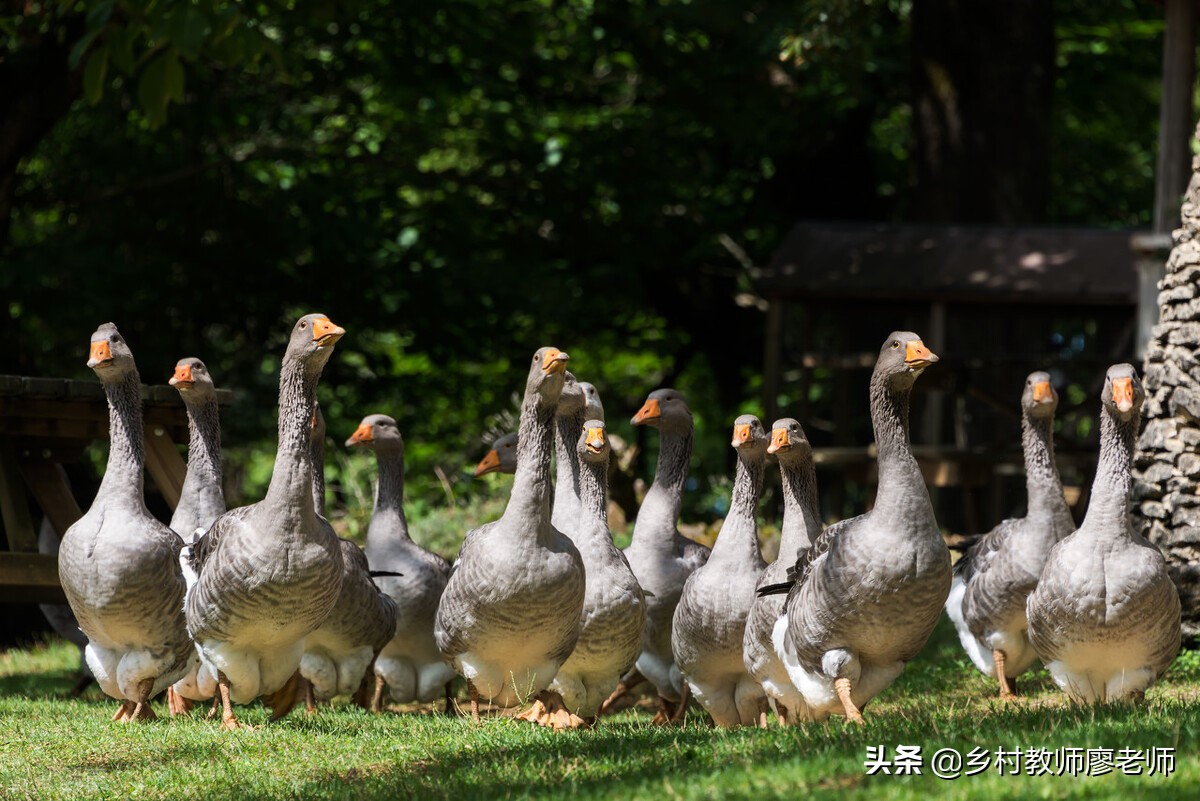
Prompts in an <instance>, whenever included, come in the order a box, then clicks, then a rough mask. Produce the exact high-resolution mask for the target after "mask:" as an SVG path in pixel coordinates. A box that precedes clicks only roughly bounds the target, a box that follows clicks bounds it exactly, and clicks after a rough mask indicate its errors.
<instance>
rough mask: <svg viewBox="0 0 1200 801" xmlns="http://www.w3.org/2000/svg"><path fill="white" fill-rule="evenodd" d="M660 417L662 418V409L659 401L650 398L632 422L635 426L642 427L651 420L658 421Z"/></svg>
mask: <svg viewBox="0 0 1200 801" xmlns="http://www.w3.org/2000/svg"><path fill="white" fill-rule="evenodd" d="M660 417H662V409H660V408H659V406H658V401H657V400H655V399H654V398H650V399H649V400H647V401H646V402H645V403H644V404H642V408H640V409H638V413H637V414H635V415H634V416H633V421H632V422H633V424H634V425H635V426H640V425H645V424H646V423H648V422H650V421H651V420H657V419H658V418H660Z"/></svg>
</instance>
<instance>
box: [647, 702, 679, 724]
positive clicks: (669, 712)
mask: <svg viewBox="0 0 1200 801" xmlns="http://www.w3.org/2000/svg"><path fill="white" fill-rule="evenodd" d="M658 702H659V704H661V707H660V708H659V710H658V712H656V713H654V718H653V719H652V720H651V721H650V725H651V726H666V725H668V724H670V722H671V717H672V716H673V715H674V714H675V705H674V704H672V703H671V702H670V701H668V700H667V699H666V698H663V697H662V696H661V695H660V696H659V697H658Z"/></svg>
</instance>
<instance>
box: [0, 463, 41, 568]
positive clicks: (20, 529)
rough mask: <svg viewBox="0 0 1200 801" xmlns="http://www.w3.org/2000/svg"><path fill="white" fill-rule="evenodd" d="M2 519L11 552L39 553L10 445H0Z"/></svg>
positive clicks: (23, 486)
mask: <svg viewBox="0 0 1200 801" xmlns="http://www.w3.org/2000/svg"><path fill="white" fill-rule="evenodd" d="M0 519H3V521H4V535H5V537H7V538H8V549H9V550H10V551H28V552H33V553H37V529H35V528H34V527H33V517H32V516H31V515H30V514H29V503H28V501H26V499H25V483H24V482H23V481H21V468H20V463H19V462H18V461H17V451H16V448H14V447H13V444H12V443H11V442H4V441H0Z"/></svg>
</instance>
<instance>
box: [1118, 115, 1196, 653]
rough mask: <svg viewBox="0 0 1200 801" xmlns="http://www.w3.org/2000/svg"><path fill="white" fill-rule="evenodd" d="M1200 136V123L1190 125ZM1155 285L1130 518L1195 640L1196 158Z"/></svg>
mask: <svg viewBox="0 0 1200 801" xmlns="http://www.w3.org/2000/svg"><path fill="white" fill-rule="evenodd" d="M1197 136H1198V137H1200V129H1198V130H1197ZM1174 243H1175V244H1174V247H1173V248H1172V249H1171V254H1170V256H1169V257H1168V259H1167V266H1166V273H1165V276H1164V277H1163V279H1162V281H1161V282H1160V283H1159V292H1158V308H1159V319H1158V324H1157V325H1155V326H1154V328H1153V330H1152V332H1151V337H1150V342H1149V344H1148V345H1147V348H1146V357H1145V363H1144V365H1143V378H1144V384H1145V387H1146V394H1147V397H1146V405H1145V416H1146V420H1147V422H1146V427H1145V429H1144V430H1143V431H1142V434H1141V437H1140V438H1139V439H1138V453H1137V457H1136V461H1135V466H1134V477H1135V478H1136V481H1135V483H1134V489H1133V499H1134V503H1133V518H1134V522H1135V526H1136V525H1139V524H1140V526H1141V530H1142V531H1143V532H1144V533H1145V535H1146V536H1147V537H1148V538H1149V539H1150V541H1151V542H1153V543H1154V544H1155V545H1157V546H1158V547H1159V548H1161V549H1162V551H1163V554H1164V556H1166V558H1167V566H1168V569H1169V570H1170V572H1171V577H1172V578H1173V579H1174V580H1175V583H1176V585H1177V586H1178V587H1179V595H1180V599H1181V600H1182V601H1183V631H1184V636H1185V637H1187V638H1191V639H1192V640H1196V639H1198V638H1200V157H1193V159H1192V178H1191V181H1190V182H1189V184H1188V188H1187V192H1186V194H1185V195H1184V198H1183V208H1182V212H1181V224H1180V227H1179V228H1178V229H1177V230H1176V231H1175V233H1174Z"/></svg>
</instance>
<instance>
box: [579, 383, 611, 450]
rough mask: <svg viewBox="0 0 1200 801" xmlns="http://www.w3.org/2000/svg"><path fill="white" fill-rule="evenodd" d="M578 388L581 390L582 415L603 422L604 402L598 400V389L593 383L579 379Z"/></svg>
mask: <svg viewBox="0 0 1200 801" xmlns="http://www.w3.org/2000/svg"><path fill="white" fill-rule="evenodd" d="M579 388H580V389H581V390H583V416H584V417H585V418H587V419H588V420H599V421H601V422H603V421H604V404H603V403H602V402H601V401H600V391H599V390H598V389H596V386H595V384H591V383H588V382H587V381H580V382H579ZM606 441H607V440H606Z"/></svg>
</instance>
